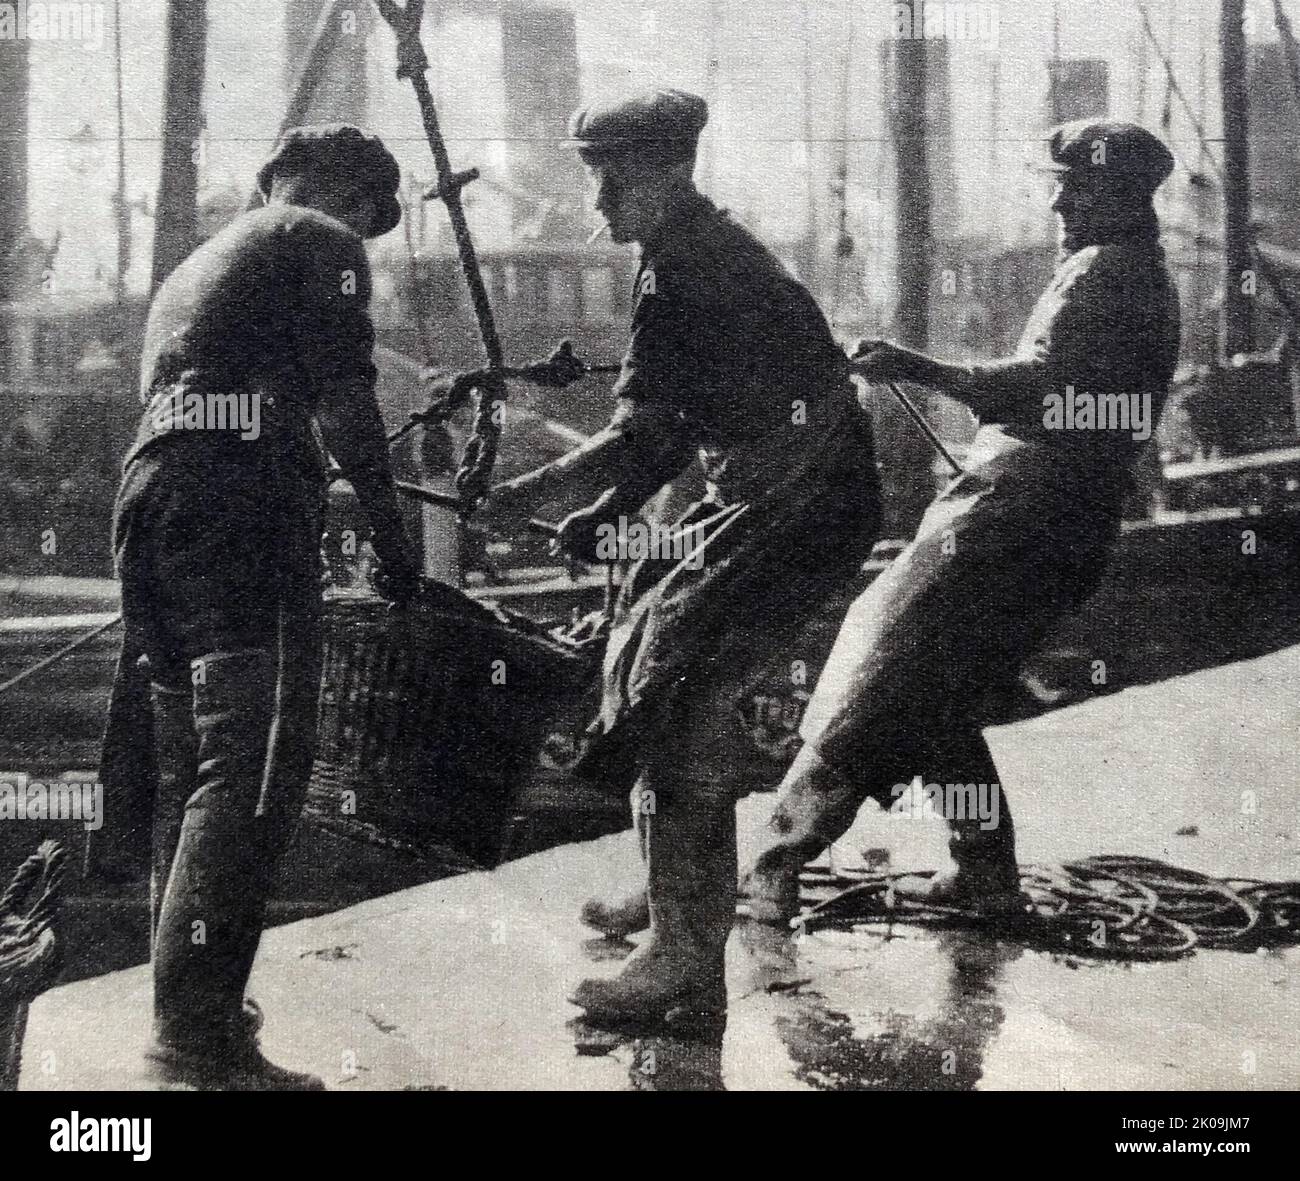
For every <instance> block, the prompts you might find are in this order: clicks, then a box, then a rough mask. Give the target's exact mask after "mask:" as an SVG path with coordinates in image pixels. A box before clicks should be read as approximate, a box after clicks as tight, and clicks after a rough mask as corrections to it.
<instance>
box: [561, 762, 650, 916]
mask: <svg viewBox="0 0 1300 1181" xmlns="http://www.w3.org/2000/svg"><path fill="white" fill-rule="evenodd" d="M643 792H644V789H643V787H642V782H641V780H640V779H638V780H637V781H636V783H635V784H634V785H633V787H632V824H633V826H634V827H635V828H636V837H637V844H638V845H639V846H640V847H641V863H642V865H644V864H645V860H646V815H645V808H643V807H642V800H643V799H644V798H645V797H644V794H643ZM578 918H579V919H580V921H581V922H582V924H583V925H584V926H587V927H590V928H591V929H592V930H593V931H599V932H600V933H601V934H602V935H604V936H605V938H606V939H626V938H627V937H628V936H629V935H635V934H636V933H637V932H638V931H644V930H645V929H646V928H647V927H649V926H650V895H649V894H648V893H647V891H646V889H645V887H644V886H643V887H642V888H641V889H639V890H636V891H634V892H633V893H631V894H627V895H625V896H624V897H622V898H619V899H616V900H614V901H612V902H606V901H604V900H602V899H600V898H590V899H588V900H587V901H586V902H584V903H583V905H582V911H581V912H580V914H579V915H578Z"/></svg>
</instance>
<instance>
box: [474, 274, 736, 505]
mask: <svg viewBox="0 0 1300 1181" xmlns="http://www.w3.org/2000/svg"><path fill="white" fill-rule="evenodd" d="M693 321H694V317H692V314H691V312H690V309H689V308H688V307H686V306H685V305H684V304H682V303H681V302H679V301H678V300H674V299H672V298H669V297H668V296H666V295H664V294H662V293H661V294H658V295H656V294H648V295H643V296H642V297H641V299H640V300H639V301H638V303H637V308H636V312H635V313H634V315H633V320H632V340H631V342H630V344H629V346H628V351H627V355H626V357H625V358H624V360H623V370H622V373H621V374H620V376H619V379H618V382H617V384H616V385H615V387H614V393H615V394H616V395H617V397H618V403H617V406H616V408H615V411H614V414H613V417H612V418H611V419H610V421H609V424H608V425H607V426H605V427H604V428H603V429H602V430H600V431H598V432H597V433H596V434H595V435H593V436H592V437H591V438H590V439H588V440H587V441H586V442H585V443H583V444H582V445H581V446H579V447H577V448H575V449H574V450H572V451H570V452H569V453H568V454H567V455H562V456H561V457H560V458H559V459H557V460H555V461H554V462H552V463H549V464H547V465H546V466H545V467H541V468H538V469H536V470H535V471H531V472H528V473H527V474H525V475H522V476H518V477H516V478H515V479H513V480H508V481H506V482H505V483H503V484H499V485H497V486H496V488H494V489H493V491H492V495H491V497H489V499H488V502H487V505H486V507H487V510H488V512H489V514H491V513H494V512H495V513H497V514H498V521H500V522H502V523H505V522H507V521H509V519H510V517H511V515H512V510H513V515H514V516H515V517H518V516H523V515H526V512H527V510H528V509H530V508H531V506H533V505H535V504H537V503H540V502H542V501H547V500H555V499H560V498H563V499H565V500H566V501H569V502H570V503H572V502H575V501H576V502H587V501H591V500H593V499H594V498H596V497H600V509H599V511H600V513H601V514H602V519H612V518H615V517H618V516H620V515H626V516H630V515H631V514H633V513H635V512H636V511H637V509H639V508H640V507H641V505H643V504H644V503H645V502H646V501H647V500H648V499H649V498H650V497H651V496H652V495H653V494H654V493H655V492H657V491H658V490H659V489H660V488H662V487H663V485H664V484H666V483H668V482H669V481H670V480H672V479H674V478H675V477H676V476H677V475H678V474H679V473H680V472H681V470H682V469H683V468H684V467H685V466H686V465H687V464H688V463H689V462H690V461H691V458H692V456H693V453H694V449H695V444H696V440H695V438H694V435H693V432H692V429H691V427H690V424H689V422H688V419H687V417H686V415H685V413H684V412H683V407H685V406H689V405H691V404H692V403H694V402H696V401H697V400H699V399H701V398H704V399H707V397H708V387H709V384H710V380H711V379H710V377H709V370H708V366H707V364H706V362H705V361H704V360H702V359H700V358H699V357H698V356H697V354H698V353H699V352H700V350H699V348H698V346H697V338H698V335H699V334H698V332H697V331H693V330H692V323H693ZM596 507H597V506H595V505H593V506H592V510H593V511H595V510H596Z"/></svg>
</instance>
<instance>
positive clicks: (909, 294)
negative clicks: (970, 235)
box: [890, 37, 934, 536]
mask: <svg viewBox="0 0 1300 1181" xmlns="http://www.w3.org/2000/svg"><path fill="white" fill-rule="evenodd" d="M893 45H894V65H895V70H894V105H893V112H892V125H893V140H894V155H895V159H896V161H897V172H898V193H897V205H896V217H895V223H896V225H897V234H898V237H897V257H898V264H897V265H898V307H897V310H896V312H895V320H894V328H895V333H896V335H897V337H898V340H899V342H900V343H901V344H904V345H907V346H908V347H909V348H914V349H922V350H924V349H925V348H926V347H927V346H928V344H929V338H930V271H931V263H932V257H931V256H932V253H933V229H932V225H931V221H932V205H933V198H932V194H931V185H930V156H929V137H928V131H929V127H928V120H927V118H926V113H927V111H928V109H929V104H928V101H927V91H928V75H929V70H928V68H927V67H928V62H929V55H928V46H927V44H926V41H925V39H924V38H923V37H916V38H912V37H908V38H901V39H899V40H896V41H894V42H893ZM922 405H923V406H924V401H923V402H922ZM891 409H892V408H891ZM895 413H898V412H897V411H895ZM900 417H901V414H900ZM896 444H897V447H896V450H895V451H894V454H895V456H896V462H897V469H896V470H897V472H898V476H899V482H898V484H897V485H896V487H895V489H894V493H895V496H894V503H893V505H891V506H890V509H891V514H892V515H893V517H894V523H895V526H896V528H898V529H901V530H902V532H903V534H905V535H906V536H911V534H912V532H913V531H914V529H915V528H916V524H917V522H918V521H919V520H920V518H921V514H922V513H923V512H924V511H925V507H926V505H927V504H928V503H929V502H930V499H931V498H932V497H933V495H934V480H933V477H932V475H931V469H930V464H931V461H930V451H929V448H928V446H927V445H926V441H925V439H924V438H923V437H922V436H921V435H920V434H919V433H918V432H917V431H916V430H915V429H913V427H912V424H911V423H910V422H908V421H907V420H906V419H905V418H903V419H902V422H901V433H900V434H899V436H898V439H897V440H896Z"/></svg>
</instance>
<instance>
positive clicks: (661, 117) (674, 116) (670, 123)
mask: <svg viewBox="0 0 1300 1181" xmlns="http://www.w3.org/2000/svg"><path fill="white" fill-rule="evenodd" d="M708 121H709V104H708V103H706V102H705V101H704V100H703V99H702V98H700V96H699V95H697V94H688V93H687V92H686V91H684V90H655V91H651V92H650V93H649V94H643V95H640V96H638V97H636V98H632V99H626V100H624V101H623V102H619V103H611V104H605V105H594V106H588V107H583V108H581V109H580V110H578V111H575V112H574V114H573V117H572V118H571V119H570V120H569V135H570V136H571V139H570V143H572V144H573V145H574V146H575V147H576V148H577V149H578V153H579V155H581V157H582V158H583V160H584V161H586V163H588V164H613V163H620V162H624V161H627V162H633V163H640V164H643V165H647V166H650V167H668V166H670V165H673V164H680V163H682V162H684V161H693V160H694V159H695V150H696V148H697V147H698V145H699V142H700V132H701V131H703V130H704V125H705V124H706V123H707V122H708Z"/></svg>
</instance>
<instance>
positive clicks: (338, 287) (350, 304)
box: [290, 220, 419, 588]
mask: <svg viewBox="0 0 1300 1181" xmlns="http://www.w3.org/2000/svg"><path fill="white" fill-rule="evenodd" d="M293 233H294V235H295V238H296V241H295V247H296V257H297V258H298V259H299V260H301V270H300V275H301V287H300V290H299V293H298V294H299V298H300V304H299V314H298V316H297V317H295V319H294V320H293V322H292V324H291V327H290V331H291V333H292V334H293V340H294V345H295V348H296V351H297V361H298V365H299V368H300V370H301V371H302V372H304V373H305V374H306V376H307V379H308V381H309V383H310V386H311V388H312V389H313V390H314V392H315V393H316V395H317V402H316V418H317V421H318V422H319V423H320V427H321V433H322V435H323V436H324V438H325V445H326V447H327V448H328V449H329V451H330V454H332V455H333V456H334V458H335V459H337V460H338V463H339V466H340V467H341V468H342V469H343V474H344V475H345V476H346V477H347V478H348V480H349V481H350V482H351V484H352V487H353V489H354V491H355V492H356V494H357V501H358V502H359V503H360V505H361V507H362V508H363V509H364V510H365V513H366V515H367V517H369V519H370V523H371V527H372V529H373V530H374V537H373V544H374V547H375V553H376V555H377V556H378V557H379V560H380V562H381V563H382V564H383V566H384V568H385V573H386V575H387V576H388V577H389V579H390V581H391V582H393V583H394V584H395V585H396V586H398V587H399V588H401V587H406V588H409V587H411V586H413V585H414V580H415V579H416V578H417V576H418V574H419V568H418V563H417V562H416V560H415V557H414V552H413V550H412V548H411V545H410V542H409V541H408V539H407V537H406V530H405V528H404V526H403V525H402V518H401V513H400V512H399V510H398V504H397V491H396V488H395V486H394V483H393V473H392V468H391V467H390V465H389V455H388V444H387V441H386V439H385V433H384V424H383V419H382V418H381V417H380V413H379V404H378V402H377V401H376V399H375V380H376V377H377V371H376V369H375V365H374V361H373V359H372V353H373V351H374V344H375V330H374V325H373V323H372V322H371V319H370V290H371V285H370V267H369V263H368V261H367V259H366V253H365V248H364V246H363V245H362V244H361V240H360V239H359V238H356V237H354V236H353V235H350V234H344V233H342V232H340V231H335V230H333V229H331V228H327V227H323V226H322V225H321V224H320V223H319V222H312V221H310V220H308V221H304V222H302V223H300V224H299V225H297V226H295V227H294V230H293Z"/></svg>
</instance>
